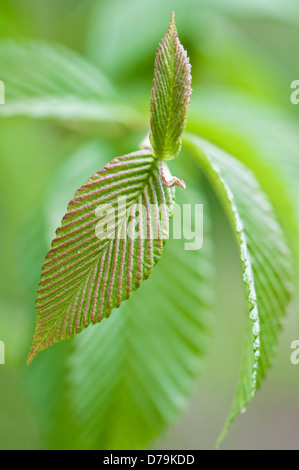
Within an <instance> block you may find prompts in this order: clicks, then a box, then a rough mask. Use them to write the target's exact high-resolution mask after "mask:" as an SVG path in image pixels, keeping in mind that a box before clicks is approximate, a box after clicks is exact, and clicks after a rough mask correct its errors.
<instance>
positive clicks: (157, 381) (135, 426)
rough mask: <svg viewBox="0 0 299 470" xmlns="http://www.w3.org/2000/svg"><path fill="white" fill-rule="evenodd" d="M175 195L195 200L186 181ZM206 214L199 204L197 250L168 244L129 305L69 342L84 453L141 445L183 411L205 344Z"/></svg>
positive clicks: (207, 311) (208, 298) (72, 395)
mask: <svg viewBox="0 0 299 470" xmlns="http://www.w3.org/2000/svg"><path fill="white" fill-rule="evenodd" d="M182 196H183V198H181V197H182ZM178 197H179V198H180V199H181V201H182V202H184V203H194V202H196V203H202V202H203V199H202V195H201V193H200V192H199V191H197V190H196V191H195V192H194V193H192V192H191V191H190V186H189V180H188V187H187V189H186V192H182V191H179V193H178ZM208 215H209V214H208V206H207V205H206V203H204V227H205V237H204V246H203V248H202V249H201V250H196V251H188V250H185V249H184V248H185V245H184V243H185V242H186V240H184V239H180V240H174V239H171V240H169V242H168V244H167V247H166V249H165V253H163V257H162V259H161V261H160V262H159V265H158V267H157V268H156V269H155V270H154V272H153V274H152V276H151V278H150V280H149V281H148V282H146V283H145V284H143V285H142V287H141V288H140V289H139V290H138V292H136V293H135V295H134V296H132V298H131V299H130V302H128V303H127V302H125V303H124V304H122V306H121V307H120V309H119V310H117V311H115V312H114V313H113V314H112V315H111V317H110V318H109V320H104V321H103V322H102V323H101V324H100V325H96V326H95V327H92V328H88V329H87V330H86V331H84V332H83V333H82V334H81V335H79V336H78V337H76V338H75V340H74V342H73V345H74V351H73V353H72V354H71V357H70V361H69V362H70V363H69V366H70V387H69V403H70V406H71V407H72V410H73V414H74V415H75V416H76V417H77V421H78V426H79V430H80V432H81V434H82V444H83V445H84V447H85V448H88V449H139V448H144V447H148V446H149V445H152V441H153V439H154V438H156V437H157V436H159V435H161V433H162V432H163V431H165V429H166V427H167V426H169V425H170V424H172V423H174V421H175V420H176V419H177V416H178V414H179V413H180V412H182V410H184V409H185V407H186V405H187V403H188V399H189V397H190V393H191V392H192V390H193V388H194V385H195V380H196V378H197V376H198V373H199V372H200V370H201V368H202V365H203V364H202V362H203V356H204V354H205V352H206V349H207V346H208V345H209V342H210V326H211V309H210V303H211V292H210V283H211V274H212V270H211V266H210V264H209V261H210V260H209V258H210V248H211V247H210V241H209V224H208V221H209V219H208ZM174 218H175V216H174ZM82 444H81V445H82Z"/></svg>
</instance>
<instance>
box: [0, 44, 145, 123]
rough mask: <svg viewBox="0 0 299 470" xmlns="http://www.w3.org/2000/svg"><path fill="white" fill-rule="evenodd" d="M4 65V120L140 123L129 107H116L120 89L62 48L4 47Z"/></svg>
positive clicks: (1, 47)
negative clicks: (26, 118) (117, 92)
mask: <svg viewBox="0 0 299 470" xmlns="http://www.w3.org/2000/svg"><path fill="white" fill-rule="evenodd" d="M0 62H1V75H0V79H1V80H2V81H3V82H4V83H5V105H3V106H1V107H0V116H3V117H9V116H26V117H31V118H37V119H41V118H47V119H55V120H59V121H81V120H87V121H97V122H102V121H103V122H106V121H108V122H111V121H112V122H114V121H117V122H120V123H126V122H127V121H129V120H131V119H133V118H136V115H135V114H136V113H134V112H133V111H132V110H131V109H130V108H129V107H127V106H123V105H121V104H115V103H114V102H113V97H114V96H116V92H115V89H114V87H113V86H112V85H111V84H110V83H109V81H108V80H107V79H106V78H105V77H104V75H102V74H101V73H100V72H99V70H98V69H97V68H95V67H94V66H93V65H92V64H90V63H88V61H86V60H85V59H84V58H82V57H80V55H78V54H77V53H75V52H74V51H71V50H69V49H67V48H66V47H64V46H62V45H57V44H55V45H50V44H47V43H43V42H34V41H23V42H13V41H2V42H1V43H0Z"/></svg>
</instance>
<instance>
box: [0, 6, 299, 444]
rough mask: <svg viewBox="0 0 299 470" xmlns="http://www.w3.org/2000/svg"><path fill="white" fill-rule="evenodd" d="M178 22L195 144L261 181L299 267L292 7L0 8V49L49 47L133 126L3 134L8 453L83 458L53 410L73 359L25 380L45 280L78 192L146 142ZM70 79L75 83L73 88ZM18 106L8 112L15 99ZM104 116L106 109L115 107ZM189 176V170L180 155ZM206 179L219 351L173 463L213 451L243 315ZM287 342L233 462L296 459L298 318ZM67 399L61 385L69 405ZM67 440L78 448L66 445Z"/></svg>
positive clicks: (9, 129) (296, 14)
mask: <svg viewBox="0 0 299 470" xmlns="http://www.w3.org/2000/svg"><path fill="white" fill-rule="evenodd" d="M171 10H175V12H176V22H177V27H178V30H179V35H180V39H181V42H182V43H183V44H184V46H185V47H186V48H187V50H188V55H189V57H190V61H191V64H192V76H193V82H192V87H193V90H194V94H193V96H192V103H191V108H190V114H189V119H188V130H190V131H193V132H196V133H198V134H200V135H201V136H202V137H205V138H207V139H209V140H210V141H212V142H214V143H215V144H217V145H219V146H220V147H222V148H223V149H225V150H227V151H229V152H231V153H232V154H233V155H235V156H236V157H237V158H239V159H240V160H241V161H242V162H243V163H245V164H246V165H247V166H249V167H250V168H251V169H253V170H254V172H255V175H256V177H257V178H258V180H259V182H260V184H261V186H262V187H263V188H264V190H265V191H266V192H267V193H269V194H271V201H272V203H273V205H274V207H275V210H276V212H277V215H278V217H279V219H280V221H281V223H282V225H283V227H284V228H285V230H286V234H287V236H288V238H289V241H290V243H291V244H292V246H293V251H294V252H296V251H297V252H298V255H299V250H298V224H299V209H298V208H299V193H298V178H299V163H298V162H299V160H298V148H299V135H298V126H299V112H298V110H299V108H298V107H296V106H294V105H292V104H291V102H290V91H291V90H290V83H291V81H292V80H295V79H298V78H299V63H298V60H297V54H298V52H297V51H298V45H299V44H298V42H299V38H298V23H299V4H298V2H297V1H295V0H293V1H292V0H259V1H258V0H254V1H251V2H247V1H245V0H244V1H243V0H241V1H240V0H229V1H225V2H224V1H221V0H197V1H194V0H187V1H185V2H179V1H178V0H165V1H163V2H158V1H157V0H152V1H150V0H123V1H119V0H109V1H108V0H85V1H84V2H83V0H65V1H64V2H59V1H58V0H53V1H52V2H49V1H46V0H39V1H38V2H37V1H36V0H28V1H27V2H23V1H21V0H10V1H7V2H3V5H1V18H0V38H1V40H5V44H7V40H10V41H11V40H20V39H26V40H27V41H28V40H38V41H42V43H44V42H45V41H46V42H48V43H50V44H55V48H56V47H58V49H59V48H60V46H56V44H63V45H64V47H68V48H70V49H72V50H73V51H75V52H77V53H80V54H82V55H83V56H84V58H85V60H86V61H87V60H90V61H91V62H93V63H94V64H95V65H96V66H97V67H98V68H99V76H100V75H101V74H102V75H104V76H106V77H107V78H105V80H107V82H108V83H110V84H111V87H112V88H113V89H115V90H116V91H115V93H116V95H119V96H120V97H121V106H123V107H124V108H126V110H127V114H125V118H126V119H124V120H123V119H116V120H113V119H110V120H109V119H108V118H107V114H105V113H104V114H101V118H100V119H98V116H99V111H101V112H102V111H103V109H104V108H103V107H101V108H100V107H97V109H94V108H93V109H92V110H90V109H88V112H87V111H86V112H83V111H84V110H83V109H82V108H81V107H80V104H79V105H78V106H77V112H78V116H76V119H75V120H74V119H68V117H66V118H64V119H57V118H56V117H55V116H53V113H52V115H51V116H49V115H47V114H46V113H44V115H43V117H44V118H47V119H45V120H44V121H42V120H37V119H35V116H34V113H32V112H31V114H30V113H29V119H28V118H27V117H26V116H24V113H19V115H17V116H14V117H9V118H6V119H3V118H1V121H0V124H1V125H0V191H1V197H0V215H1V225H0V236H1V245H0V257H1V267H2V271H1V272H2V276H1V284H0V339H1V340H2V341H4V342H5V345H6V365H4V366H0V400H1V401H0V422H1V431H0V448H1V449H7V448H9V449H10V448H45V447H47V448H57V447H61V448H66V447H76V445H78V446H80V443H76V442H75V440H74V439H75V437H74V436H75V435H76V428H75V425H74V423H73V422H72V418H71V414H70V411H69V409H68V403H65V402H64V401H63V400H60V394H61V393H62V389H61V387H62V381H63V380H64V377H65V367H69V365H68V362H67V356H68V354H69V348H71V343H66V344H65V345H58V346H55V348H56V350H55V348H51V349H50V351H47V352H45V353H44V359H42V360H41V361H40V363H39V361H38V359H37V363H36V364H33V365H32V368H28V369H26V368H25V358H26V355H27V352H28V350H29V347H30V342H31V338H32V331H33V326H34V300H35V295H36V288H37V284H38V281H39V277H40V268H41V265H42V263H43V259H44V256H45V254H46V251H47V248H48V246H49V241H50V240H51V238H52V236H53V234H54V229H55V228H56V226H57V225H58V221H59V219H60V218H61V216H62V215H63V213H64V211H65V207H66V204H67V202H68V200H69V199H70V198H71V197H72V196H73V193H74V191H75V190H76V189H77V187H78V186H80V184H82V183H83V182H84V181H85V180H86V179H87V178H88V177H89V176H90V175H91V174H92V173H93V172H94V171H97V170H99V169H100V168H101V167H102V166H103V163H104V162H106V161H108V160H110V159H111V158H113V157H114V156H115V155H121V154H124V153H127V152H129V151H133V150H135V148H136V147H138V145H139V142H140V141H141V140H142V139H143V137H144V135H145V134H146V133H147V132H148V111H149V101H150V89H151V86H152V78H153V62H154V57H155V53H156V49H157V44H158V41H159V39H160V38H161V37H162V36H163V34H164V33H165V29H166V25H167V24H168V21H169V17H170V12H171ZM13 57H14V56H13V55H11V56H10V60H11V63H12V70H11V71H9V70H8V69H7V68H6V69H4V68H3V65H1V63H0V79H1V80H4V81H5V80H6V78H5V74H8V73H12V74H13V66H14V60H13ZM37 62H38V61H37V59H36V60H35V61H34V66H37V65H38V67H39V68H41V67H42V66H43V63H42V61H41V62H40V63H37ZM84 62H85V61H84ZM66 63H67V61H66V62H65V63H64V65H65V64H66ZM17 65H18V64H15V66H16V70H17ZM44 65H45V66H47V61H45V63H44ZM61 66H62V65H61ZM81 66H82V67H83V65H82V62H81ZM32 67H33V65H32V64H31V65H30V64H29V63H27V62H26V61H25V63H24V77H23V76H21V75H20V76H16V77H15V78H16V79H17V80H16V82H17V83H21V84H22V80H23V78H25V76H26V75H27V77H28V75H29V77H30V72H31V70H32ZM58 70H59V68H58ZM53 72H54V70H53ZM55 72H56V73H57V70H55ZM2 74H3V76H2ZM72 77H73V74H72V73H71V74H70V80H71V81H72ZM98 85H99V84H98ZM76 86H78V81H76ZM79 86H80V85H79ZM83 86H85V85H83ZM109 86H110V85H109ZM8 87H9V85H8ZM14 92H15V90H12V92H11V94H10V95H9V96H11V97H12V98H13V93H14ZM82 93H83V94H84V89H82ZM108 95H109V93H108ZM113 99H114V98H113ZM108 101H113V100H112V96H110V95H109V96H108ZM112 105H113V103H112ZM54 108H55V106H54ZM124 108H123V109H124ZM3 109H4V108H3ZM109 109H110V108H109ZM113 110H114V112H115V113H116V112H119V109H118V108H115V107H114V108H113ZM2 112H3V110H1V107H0V113H2ZM91 115H92V118H91ZM95 115H96V118H95V117H94V116H95ZM114 115H115V114H114ZM118 115H119V114H118ZM103 116H104V117H103ZM49 117H50V118H51V119H48V118H49ZM108 117H109V116H108ZM106 118H107V119H106ZM111 121H113V123H112V122H111ZM180 160H181V162H180V163H181V164H182V163H184V162H186V165H188V163H187V158H186V160H184V155H181V157H180ZM70 161H72V162H73V163H72V165H71V167H70V165H69V162H70ZM191 172H192V170H191ZM199 178H201V179H200V181H201V186H202V188H203V189H204V190H205V193H206V195H207V197H208V200H209V205H210V208H211V214H212V229H211V240H212V241H213V242H214V245H215V250H216V255H215V257H214V262H215V266H216V276H217V277H216V281H217V282H215V294H216V298H217V302H216V305H215V308H214V310H215V316H216V318H215V320H214V327H215V328H214V342H213V348H212V349H211V350H210V353H209V356H208V362H207V365H208V367H207V370H208V372H206V373H204V374H203V375H202V378H201V386H200V387H199V390H198V391H197V392H196V395H195V398H194V401H193V404H192V411H191V412H190V414H189V415H188V414H186V415H185V418H184V420H183V422H182V424H181V425H179V426H178V427H176V428H173V430H172V431H171V434H170V435H168V437H166V438H165V440H164V441H161V442H160V444H158V445H160V446H161V447H163V446H164V447H165V448H171V447H172V446H173V447H178V448H182V447H188V446H190V447H192V446H193V447H194V446H197V447H199V446H203V447H204V446H206V447H210V446H212V445H213V442H214V441H215V438H216V437H217V434H218V433H219V429H220V428H221V425H222V424H223V422H224V420H225V416H226V414H227V412H228V409H229V402H230V400H231V395H232V390H233V389H234V385H232V384H233V383H234V384H235V383H236V379H237V373H236V372H237V369H238V368H239V367H240V363H241V361H240V356H241V348H242V344H241V342H240V336H242V331H243V325H242V324H241V322H242V318H243V311H244V304H243V292H242V286H241V283H240V282H239V280H238V279H239V275H240V265H239V260H238V256H237V251H236V246H235V244H234V242H233V239H232V237H231V232H230V229H229V227H228V225H227V222H226V220H225V218H224V217H223V213H222V209H221V208H220V206H219V203H218V201H217V199H216V198H215V196H214V194H213V193H212V192H211V190H210V188H209V185H208V183H207V181H206V180H205V179H204V178H203V177H202V176H199ZM61 187H62V190H60V188H61ZM294 307H295V306H294ZM295 310H296V308H293V309H292V310H291V311H295ZM286 327H287V328H286V333H285V335H284V337H283V342H282V343H281V346H280V349H279V356H278V360H277V365H276V366H275V368H274V370H273V372H272V374H271V375H270V377H269V379H268V381H267V382H266V387H265V390H262V392H261V393H260V395H259V397H258V400H259V401H257V402H255V403H254V404H253V405H252V406H251V407H250V412H252V415H251V416H253V418H252V422H251V421H250V419H251V418H250V416H248V415H250V413H247V414H246V415H245V416H244V417H242V418H240V419H239V420H238V422H237V423H236V425H235V428H233V429H232V435H231V437H229V438H228V440H227V441H225V442H224V444H223V446H224V447H225V446H227V447H238V446H239V447H243V448H244V447H246V446H249V447H250V446H252V447H258V446H260V445H262V444H261V443H260V442H262V443H263V442H264V444H265V445H266V446H269V447H270V446H273V447H275V445H278V446H280V447H287V446H288V445H290V446H297V447H298V443H297V441H296V440H294V438H292V436H293V427H292V426H290V427H289V423H290V422H291V420H290V419H289V417H290V416H293V417H297V420H298V419H299V403H298V399H297V395H298V378H297V377H298V374H297V373H296V368H295V367H294V366H292V365H290V361H289V344H290V341H291V340H293V339H296V338H294V336H296V332H297V331H298V330H296V326H295V322H294V319H292V317H290V319H289V320H288V323H287V325H286ZM82 341H83V339H82ZM44 368H49V370H51V371H52V373H53V374H54V372H55V374H56V376H54V375H52V376H51V380H50V379H49V383H47V381H45V382H44V383H43V384H41V381H40V378H39V377H40V375H39V374H40V370H44ZM49 375H50V374H49ZM43 377H44V375H43ZM55 377H57V380H56V381H55ZM74 380H77V379H76V377H74ZM267 384H269V385H267ZM54 385H56V388H54V389H53V388H51V387H53V386H54ZM68 386H69V384H67V383H66V384H64V387H65V389H66V390H67V388H68ZM269 397H270V398H269ZM75 399H76V397H74V400H75ZM67 402H68V400H67ZM269 402H270V405H269ZM45 404H46V405H45ZM270 406H272V408H271V407H270ZM184 407H185V404H184ZM184 407H183V408H184ZM269 407H270V408H269ZM267 410H268V411H267ZM267 412H268V415H267ZM65 417H67V418H65ZM270 418H271V419H270ZM294 419H295V418H294ZM275 420H276V421H275ZM268 422H272V423H273V425H272V426H271V430H269V429H268V428H267V427H266V424H265V423H268ZM62 423H64V426H62ZM240 423H241V424H240ZM242 426H243V427H242ZM281 428H283V429H284V431H285V432H284V433H283V434H284V435H282V433H281ZM234 429H236V430H235V431H234ZM240 429H241V431H240ZM257 429H260V430H264V433H263V432H262V431H260V434H259V432H257V431H256V430H257ZM275 429H277V431H275ZM71 430H72V432H71ZM253 431H254V432H256V438H254V437H253V436H254V435H255V434H254V432H253ZM68 432H69V433H70V436H71V439H70V440H68V439H67V437H65V436H68ZM275 432H276V434H275ZM241 435H242V436H243V438H241V437H240V436H241ZM63 436H64V437H63ZM194 436H196V440H194ZM248 436H250V439H248ZM269 436H270V437H269ZM271 436H272V440H271V439H270V438H271ZM278 438H280V439H281V440H278ZM263 439H264V441H263ZM267 439H268V440H267ZM292 439H293V440H292ZM246 440H247V441H246ZM259 441H260V442H259Z"/></svg>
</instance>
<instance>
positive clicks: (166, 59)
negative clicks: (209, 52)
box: [150, 13, 192, 160]
mask: <svg viewBox="0 0 299 470" xmlns="http://www.w3.org/2000/svg"><path fill="white" fill-rule="evenodd" d="M190 72H191V66H190V64H189V59H188V57H187V53H186V51H185V50H184V48H183V46H182V45H181V43H180V41H179V39H178V35H177V30H176V27H175V23H174V14H173V13H172V16H171V21H170V25H169V28H168V31H167V33H166V35H165V36H164V38H163V39H162V41H161V43H160V45H159V48H158V52H157V55H156V61H155V75H154V86H153V89H152V99H151V118H150V128H151V129H150V142H151V145H152V148H153V152H154V155H155V156H156V157H157V158H159V159H161V160H164V159H173V158H175V157H177V156H178V154H179V153H180V150H181V145H182V141H181V137H182V133H183V131H184V129H185V125H186V119H187V111H188V108H189V105H190V95H191V91H192V90H191V74H190Z"/></svg>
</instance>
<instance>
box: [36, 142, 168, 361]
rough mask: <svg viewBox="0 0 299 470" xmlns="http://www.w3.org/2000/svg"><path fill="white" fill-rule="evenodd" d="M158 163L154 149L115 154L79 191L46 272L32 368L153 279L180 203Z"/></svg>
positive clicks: (54, 243) (50, 254)
mask: <svg viewBox="0 0 299 470" xmlns="http://www.w3.org/2000/svg"><path fill="white" fill-rule="evenodd" d="M158 163H159V162H158V160H157V159H156V158H155V157H153V156H152V155H151V154H150V153H149V151H148V150H141V151H139V152H134V153H131V154H128V155H125V156H122V157H117V158H115V159H113V160H112V161H111V162H110V163H108V164H107V165H106V166H105V167H104V168H103V170H101V171H99V172H97V173H95V174H94V175H93V176H92V177H91V178H90V179H89V180H88V181H87V182H86V183H85V184H84V185H83V186H82V187H81V188H80V189H79V190H78V191H77V192H76V194H75V197H74V199H73V200H72V201H71V202H70V203H69V206H68V211H67V213H66V215H65V216H64V218H63V220H62V225H61V227H60V228H59V229H58V230H57V232H56V235H57V236H56V238H55V239H54V241H53V242H52V249H51V250H50V251H49V253H48V254H47V257H46V262H45V264H44V266H43V269H42V278H41V282H40V288H39V291H38V298H37V325H36V331H35V335H34V341H33V346H32V349H31V352H30V354H29V357H28V363H29V362H31V361H32V359H33V358H34V356H35V355H36V354H37V353H38V352H39V351H41V350H43V349H46V348H47V347H48V346H49V345H51V344H53V343H55V342H58V341H62V340H64V339H67V338H71V337H72V336H74V335H75V334H76V333H79V332H80V331H81V330H83V329H84V328H85V327H87V326H88V325H89V324H90V323H97V322H99V321H100V320H101V319H102V318H104V317H108V316H109V315H110V313H111V311H112V309H113V308H115V307H119V305H120V303H121V302H122V301H123V300H125V299H128V298H129V297H130V294H131V292H132V291H134V290H136V289H137V288H138V287H139V286H140V284H141V282H142V281H143V280H145V279H147V278H148V276H149V275H150V273H151V271H152V269H153V267H154V266H155V264H156V263H157V262H158V260H159V258H160V257H161V255H162V249H163V246H164V244H165V242H166V240H167V238H168V220H169V218H170V216H171V215H172V210H173V203H174V193H173V189H172V188H168V187H166V186H165V185H163V183H162V180H161V178H160V175H159V169H158ZM159 208H160V210H159ZM136 228H137V230H136Z"/></svg>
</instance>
